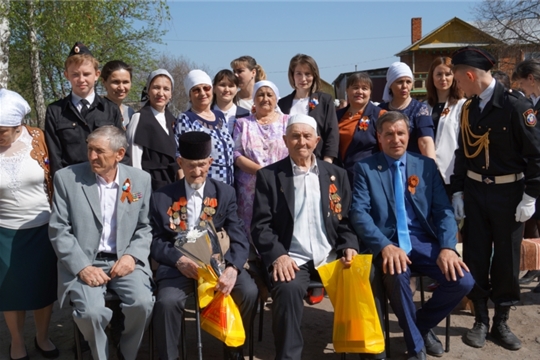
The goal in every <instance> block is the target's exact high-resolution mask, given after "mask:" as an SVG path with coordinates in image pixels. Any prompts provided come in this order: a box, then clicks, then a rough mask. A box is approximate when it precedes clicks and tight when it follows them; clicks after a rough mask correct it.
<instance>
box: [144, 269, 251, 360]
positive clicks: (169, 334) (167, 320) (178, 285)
mask: <svg viewBox="0 0 540 360" xmlns="http://www.w3.org/2000/svg"><path fill="white" fill-rule="evenodd" d="M192 292H193V279H188V278H186V277H185V276H183V275H180V276H178V277H176V278H172V279H162V280H160V281H158V294H157V299H156V303H155V305H154V314H153V321H154V341H155V342H156V345H157V349H158V353H159V358H160V359H161V360H172V359H174V360H176V359H178V357H179V354H178V344H179V341H180V331H181V326H180V324H181V323H182V312H183V311H184V308H185V304H186V299H187V297H188V295H189V294H191V293H192ZM258 294H259V290H258V289H257V286H256V285H255V282H254V281H253V279H252V278H251V276H250V275H249V273H248V272H247V271H245V270H242V272H241V273H240V274H239V275H238V278H237V279H236V284H235V285H234V288H233V290H232V292H231V295H230V296H232V298H233V300H234V302H235V304H236V305H238V309H239V310H240V314H241V316H242V322H243V325H244V329H245V330H246V332H247V330H248V329H249V327H250V326H251V322H252V321H253V318H254V316H255V309H256V304H257V297H258ZM182 336H185V334H182Z"/></svg>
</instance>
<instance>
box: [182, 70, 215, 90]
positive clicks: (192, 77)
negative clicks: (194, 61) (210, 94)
mask: <svg viewBox="0 0 540 360" xmlns="http://www.w3.org/2000/svg"><path fill="white" fill-rule="evenodd" d="M199 84H205V85H210V86H212V79H210V76H208V74H207V73H205V72H204V71H202V70H198V69H197V70H191V71H190V72H189V73H188V74H187V75H186V78H185V79H184V89H186V93H188V94H189V91H190V90H191V88H192V87H194V86H197V85H199Z"/></svg>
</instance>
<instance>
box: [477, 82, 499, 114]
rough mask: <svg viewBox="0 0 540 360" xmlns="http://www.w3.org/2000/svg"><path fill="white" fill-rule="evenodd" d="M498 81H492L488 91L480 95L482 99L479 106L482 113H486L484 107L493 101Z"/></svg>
mask: <svg viewBox="0 0 540 360" xmlns="http://www.w3.org/2000/svg"><path fill="white" fill-rule="evenodd" d="M496 83H497V81H496V80H495V79H492V80H491V83H490V84H489V86H488V87H487V88H486V90H484V91H482V93H481V94H480V95H479V97H480V103H479V104H478V106H479V107H480V111H484V107H485V106H486V104H487V103H488V101H489V100H491V97H492V96H493V92H494V91H495V84H496Z"/></svg>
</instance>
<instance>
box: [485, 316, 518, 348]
mask: <svg viewBox="0 0 540 360" xmlns="http://www.w3.org/2000/svg"><path fill="white" fill-rule="evenodd" d="M491 336H493V339H494V340H496V341H497V343H498V344H499V345H501V346H502V347H503V348H505V349H508V350H519V349H521V341H519V339H518V338H517V336H516V335H514V333H513V332H512V331H511V330H510V328H509V327H508V325H507V324H506V322H499V323H495V324H493V327H492V328H491Z"/></svg>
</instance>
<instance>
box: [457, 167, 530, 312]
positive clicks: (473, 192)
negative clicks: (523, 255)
mask: <svg viewBox="0 0 540 360" xmlns="http://www.w3.org/2000/svg"><path fill="white" fill-rule="evenodd" d="M523 189H524V187H523V182H522V181H518V182H513V183H509V184H500V185H496V184H491V185H487V184H484V183H481V182H478V181H475V180H472V179H469V178H467V179H465V189H464V194H463V195H464V203H465V216H466V217H465V224H464V227H463V231H462V235H463V259H464V261H465V263H466V264H467V266H468V267H469V269H470V270H471V274H472V276H473V277H474V279H475V280H476V285H475V286H474V288H473V290H472V291H471V292H470V294H469V295H468V297H469V298H470V299H471V300H473V301H474V300H480V299H487V298H488V297H489V298H491V300H492V301H493V302H494V303H495V304H496V305H502V306H512V305H516V304H517V303H518V302H519V298H520V291H519V282H518V280H519V279H518V278H519V262H520V251H521V240H522V237H523V223H520V222H516V220H515V213H516V207H517V205H518V204H519V202H520V201H521V198H522V196H523Z"/></svg>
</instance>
